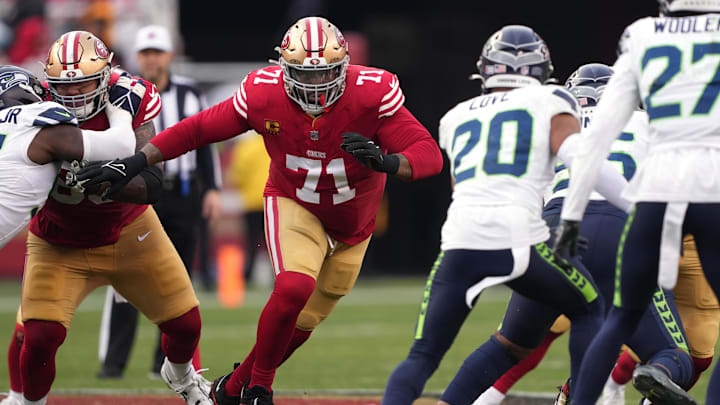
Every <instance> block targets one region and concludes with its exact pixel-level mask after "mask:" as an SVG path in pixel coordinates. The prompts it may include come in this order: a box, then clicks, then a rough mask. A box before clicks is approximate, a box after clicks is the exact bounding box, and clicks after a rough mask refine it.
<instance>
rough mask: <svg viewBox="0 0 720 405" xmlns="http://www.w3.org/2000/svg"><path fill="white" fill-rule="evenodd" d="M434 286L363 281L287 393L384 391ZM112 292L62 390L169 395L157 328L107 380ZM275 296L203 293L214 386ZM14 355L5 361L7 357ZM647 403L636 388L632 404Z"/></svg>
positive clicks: (84, 311)
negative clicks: (102, 350) (105, 315)
mask: <svg viewBox="0 0 720 405" xmlns="http://www.w3.org/2000/svg"><path fill="white" fill-rule="evenodd" d="M423 286H424V280H422V279H420V278H408V279H362V278H361V280H360V281H359V283H358V286H357V287H356V289H355V290H354V291H353V293H352V294H351V295H350V296H348V297H346V298H345V299H343V301H342V302H341V303H340V305H338V307H337V308H336V310H335V311H334V312H333V314H332V315H331V316H330V318H329V319H328V320H327V321H325V323H323V324H322V325H321V326H320V328H319V329H318V330H317V331H316V332H315V333H314V334H313V337H312V338H311V339H310V340H309V341H308V343H307V344H305V345H304V346H303V347H302V348H301V349H300V350H299V351H298V352H297V353H296V354H295V355H294V356H293V358H291V359H290V360H289V361H288V362H287V363H286V364H284V365H283V367H281V369H280V370H279V371H278V374H277V377H276V384H275V388H276V389H277V390H285V391H287V390H292V391H304V390H311V391H317V390H341V389H358V390H362V389H366V390H373V391H380V390H382V388H383V387H384V385H385V382H386V380H387V378H388V376H389V374H390V372H391V371H392V369H393V368H394V367H395V366H396V365H397V363H398V362H400V361H401V360H402V359H403V358H404V356H405V355H406V354H407V351H408V349H409V347H410V343H411V340H412V337H413V332H414V325H415V320H416V317H417V310H418V304H419V302H420V300H421V298H422V293H423ZM104 291H105V290H104V289H101V290H99V291H96V292H95V293H93V294H91V295H90V296H89V297H88V298H87V299H86V300H85V302H84V303H83V304H82V305H81V306H80V308H79V309H78V312H77V313H76V315H75V319H74V320H73V325H72V328H71V329H70V332H69V334H68V338H67V340H66V342H65V344H64V345H63V346H62V347H61V349H60V351H59V352H58V357H57V368H58V375H57V379H56V381H55V384H54V389H70V390H75V389H97V388H111V389H133V390H138V391H142V390H146V391H147V390H153V389H162V388H164V385H163V383H162V382H160V381H152V380H150V379H148V378H147V375H148V371H149V369H150V362H151V360H150V359H151V353H152V351H153V350H154V345H155V339H156V333H157V328H155V327H154V326H153V325H152V324H150V323H149V322H148V321H147V320H145V319H143V320H142V321H141V325H140V328H139V330H138V337H137V343H136V345H135V348H134V350H133V352H132V355H131V359H130V363H129V366H128V369H127V371H126V374H125V378H124V379H122V380H113V381H108V380H98V379H96V378H95V374H96V373H97V371H98V369H99V362H98V360H97V358H98V355H97V339H98V330H99V324H100V316H101V307H102V302H103V298H104ZM19 292H20V286H19V284H18V283H15V282H13V283H9V282H7V283H0V325H6V327H5V328H4V329H3V330H4V331H5V332H0V352H2V353H4V352H5V348H6V347H7V343H8V339H9V338H10V334H11V328H12V325H13V324H14V322H15V311H16V309H17V304H18V302H19ZM268 295H269V291H267V290H250V291H248V292H247V294H246V297H245V303H244V305H243V306H242V307H241V308H236V309H225V308H221V307H220V305H219V304H218V301H217V299H216V297H215V296H214V295H212V294H206V293H200V294H199V298H200V301H201V313H202V317H203V335H202V339H201V354H202V357H203V366H204V367H208V368H209V369H210V370H209V371H207V372H206V376H207V377H208V378H210V379H212V378H215V377H217V376H219V375H221V374H224V373H227V372H229V370H231V367H232V363H233V362H234V361H241V360H242V359H243V358H244V356H245V354H247V352H248V351H249V350H250V348H251V347H252V344H253V342H254V340H255V332H256V322H257V319H258V316H259V314H260V310H261V309H262V306H263V305H264V303H265V301H266V300H267V297H268ZM508 297H509V291H508V290H507V289H505V288H502V287H501V288H495V289H491V290H489V291H487V292H486V293H485V294H483V296H482V297H481V298H480V300H479V301H478V304H477V305H476V309H475V310H474V311H473V313H472V314H471V316H470V317H469V318H468V321H467V322H466V323H465V326H464V327H463V329H462V331H461V332H460V335H459V337H458V338H457V340H456V341H455V343H454V345H453V347H452V348H451V350H450V351H449V352H448V354H447V355H446V357H445V359H444V361H443V363H442V365H441V366H440V368H439V369H438V370H437V372H436V373H435V375H434V376H433V377H432V379H431V380H430V381H428V384H427V386H426V390H429V391H441V390H442V389H443V388H445V386H446V385H447V384H448V382H449V381H450V379H451V378H452V376H453V374H454V372H455V371H456V370H457V369H458V367H459V366H460V364H461V363H462V360H463V359H464V358H465V356H467V355H468V354H469V353H470V352H472V350H474V348H476V347H477V346H478V345H479V344H481V343H482V342H483V341H484V340H485V339H487V337H488V336H489V335H490V334H491V333H492V332H493V331H494V330H495V328H496V327H497V325H498V324H499V322H500V320H501V319H502V314H503V312H504V310H505V305H506V303H507V299H508ZM3 357H4V356H3ZM568 368H569V361H568V356H567V336H563V337H561V338H560V339H558V340H557V341H556V342H555V343H554V344H553V346H552V347H551V348H550V351H549V352H548V356H547V358H546V359H545V361H543V363H541V365H540V366H539V367H538V368H537V369H536V370H535V371H533V372H532V373H530V374H529V375H528V376H527V377H526V378H525V379H524V380H522V381H521V382H520V383H519V384H518V385H517V386H516V387H515V389H514V390H516V391H534V392H551V391H554V390H555V386H557V385H559V384H560V383H562V381H563V380H564V379H565V377H566V375H567V372H568ZM708 379H709V374H708V373H706V375H704V376H703V378H701V380H700V382H699V383H698V384H697V386H696V387H695V388H694V389H693V390H692V393H693V394H694V395H695V397H696V398H697V399H698V400H699V401H700V403H704V402H705V401H704V398H705V391H706V389H707V381H708ZM7 389H8V377H7V370H6V368H5V367H0V391H6V390H7ZM638 399H639V395H638V394H637V393H635V392H634V391H633V389H632V388H630V389H628V402H627V403H628V404H636V403H637V402H638Z"/></svg>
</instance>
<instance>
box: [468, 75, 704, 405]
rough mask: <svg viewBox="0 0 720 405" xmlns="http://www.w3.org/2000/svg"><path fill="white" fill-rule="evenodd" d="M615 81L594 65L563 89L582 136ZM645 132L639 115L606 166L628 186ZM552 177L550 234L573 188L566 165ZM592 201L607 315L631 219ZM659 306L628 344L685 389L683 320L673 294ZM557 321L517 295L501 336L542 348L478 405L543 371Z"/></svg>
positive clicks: (591, 255)
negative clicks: (575, 107)
mask: <svg viewBox="0 0 720 405" xmlns="http://www.w3.org/2000/svg"><path fill="white" fill-rule="evenodd" d="M612 73H613V71H612V69H611V68H610V67H609V66H607V65H603V64H600V63H590V64H587V65H583V66H580V67H579V68H578V69H577V70H576V71H575V72H574V73H573V74H572V75H571V76H570V77H569V78H568V80H567V82H566V87H567V88H568V90H570V92H571V93H573V95H575V97H576V98H577V100H578V102H579V104H580V106H581V110H580V120H581V125H582V134H583V136H587V133H588V130H589V128H590V124H591V122H592V119H593V113H594V111H595V106H596V105H597V101H598V100H600V98H601V96H602V94H603V92H604V89H605V86H606V85H607V83H608V81H609V80H610V77H611V76H612ZM648 132H649V124H648V117H647V114H646V113H645V112H644V111H642V110H639V109H638V110H636V111H635V112H634V113H633V116H632V117H631V119H630V121H629V122H628V124H627V126H626V127H625V128H624V129H623V134H622V135H621V136H620V138H618V140H616V141H615V143H614V144H613V147H612V153H610V155H609V156H608V160H609V161H610V162H612V163H613V164H614V165H616V168H617V170H618V171H619V172H620V173H622V174H623V176H624V177H625V178H626V179H627V180H630V179H631V178H632V177H633V175H634V173H635V170H636V168H637V164H639V163H641V162H642V160H643V159H644V157H645V155H646V153H647V138H648ZM555 172H556V173H555V178H554V179H553V181H552V187H551V188H549V189H548V191H547V192H546V197H545V201H546V204H545V208H544V209H543V213H542V217H543V219H544V220H545V222H546V223H547V224H548V226H550V227H555V226H557V225H558V223H559V222H560V210H561V208H562V204H563V200H564V198H565V196H566V194H567V187H568V184H569V182H570V173H569V170H568V169H567V167H566V166H565V165H564V164H562V163H561V162H559V163H558V165H557V166H556V167H555ZM591 200H592V201H591V202H590V204H589V205H588V207H587V209H586V210H585V214H584V216H583V223H582V228H581V236H583V237H584V238H585V239H587V246H586V247H585V249H584V250H583V252H582V255H581V256H582V258H581V262H582V263H583V265H584V266H585V267H586V268H587V269H588V271H589V272H590V274H591V275H592V277H593V280H594V281H595V284H596V285H597V287H598V290H599V292H600V294H601V295H602V296H603V298H604V301H605V311H606V312H607V311H608V310H609V309H610V305H611V304H612V296H613V291H614V286H615V254H616V252H617V249H618V245H619V243H620V236H621V235H622V232H623V229H624V227H625V221H626V219H627V213H625V212H624V211H622V210H620V209H618V208H616V207H615V206H613V205H612V204H610V203H608V202H607V201H606V200H605V198H604V197H603V196H602V195H600V194H599V193H597V192H593V193H592V195H591ZM655 303H656V305H650V306H649V307H648V308H647V310H646V312H645V315H644V317H643V319H642V321H641V325H640V327H639V328H638V329H637V330H636V332H635V333H634V334H633V335H632V336H631V337H630V339H629V340H628V341H627V342H626V343H627V344H628V346H630V347H631V348H632V349H633V350H634V351H635V353H636V354H637V355H638V356H639V357H640V359H642V360H643V361H647V362H648V363H649V364H658V363H659V366H660V367H667V369H668V370H673V376H674V377H675V378H676V380H675V381H676V382H677V383H678V384H679V385H683V386H684V387H685V388H687V387H688V386H689V384H690V382H691V380H692V376H693V366H692V360H691V358H690V355H689V354H688V349H687V344H686V341H687V340H686V338H685V336H684V333H683V328H682V327H679V325H680V322H679V316H678V312H677V308H676V306H675V300H674V295H673V293H672V291H663V290H661V289H658V290H657V291H656V296H655ZM556 316H557V313H556V312H554V311H553V310H552V309H549V308H546V307H542V306H538V305H537V303H536V302H534V301H532V300H530V299H528V298H525V297H523V296H522V295H520V294H517V293H513V295H512V297H511V299H510V303H509V304H508V308H507V310H506V312H505V318H504V319H503V321H502V324H501V327H500V328H499V333H500V334H501V335H502V336H504V337H506V338H508V339H509V340H511V341H513V342H518V341H525V342H527V339H536V340H535V341H533V340H531V341H530V342H531V343H525V346H535V345H536V343H537V340H540V339H542V343H541V344H540V346H538V347H537V349H536V350H535V351H534V353H533V355H531V356H528V358H526V359H525V360H523V361H522V362H521V363H519V364H518V365H517V366H516V367H514V369H511V370H510V371H508V372H507V373H505V374H504V375H503V377H502V378H501V379H500V380H498V381H497V382H496V383H495V384H494V385H493V388H490V389H488V390H487V391H486V392H485V393H483V395H482V396H481V398H480V399H479V400H478V401H476V402H475V404H474V405H499V404H500V402H501V401H502V399H503V398H504V394H505V392H507V389H509V386H510V385H512V384H514V382H515V381H517V379H519V378H520V377H522V375H523V374H524V373H525V372H528V371H530V370H531V369H532V368H534V367H535V366H536V365H537V364H538V363H539V361H540V360H541V359H542V356H543V355H544V354H545V351H547V349H548V347H549V345H550V343H551V342H552V339H553V338H555V337H557V336H559V333H550V332H549V331H548V330H547V326H546V325H548V324H550V323H552V322H553V321H554V320H555V318H556ZM533 325H534V327H533ZM543 326H545V327H543ZM531 332H534V333H531ZM667 360H670V361H667ZM496 387H497V389H495V388H496ZM566 397H567V392H566V390H565V387H563V389H562V390H561V392H560V394H559V396H558V399H559V401H557V402H558V403H563V402H562V401H563V400H566V399H567V398H566ZM607 401H610V402H605V403H607V404H612V405H615V404H618V403H624V399H623V400H622V401H620V402H618V401H617V398H612V399H611V398H607Z"/></svg>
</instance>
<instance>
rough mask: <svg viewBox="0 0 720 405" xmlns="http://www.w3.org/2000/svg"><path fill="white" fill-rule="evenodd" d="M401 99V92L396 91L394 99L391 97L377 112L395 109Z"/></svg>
mask: <svg viewBox="0 0 720 405" xmlns="http://www.w3.org/2000/svg"><path fill="white" fill-rule="evenodd" d="M401 98H403V93H402V90H400V89H398V90H397V92H396V93H395V97H393V98H392V100H390V101H388V102H387V103H385V104H383V105H381V106H380V108H379V109H378V112H383V111H385V110H388V109H391V108H393V107H395V106H396V105H397V103H398V101H399V100H400V99H401Z"/></svg>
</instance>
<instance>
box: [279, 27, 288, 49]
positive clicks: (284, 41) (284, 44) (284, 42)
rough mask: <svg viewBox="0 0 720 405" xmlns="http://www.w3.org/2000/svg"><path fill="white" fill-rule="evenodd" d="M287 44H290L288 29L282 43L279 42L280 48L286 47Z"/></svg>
mask: <svg viewBox="0 0 720 405" xmlns="http://www.w3.org/2000/svg"><path fill="white" fill-rule="evenodd" d="M289 45H290V30H288V32H286V33H285V36H284V37H283V40H282V43H281V44H280V48H282V49H287V47H288V46H289Z"/></svg>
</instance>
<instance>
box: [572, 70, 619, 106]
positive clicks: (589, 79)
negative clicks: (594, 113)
mask: <svg viewBox="0 0 720 405" xmlns="http://www.w3.org/2000/svg"><path fill="white" fill-rule="evenodd" d="M612 74H613V70H612V68H611V67H610V66H608V65H604V64H602V63H588V64H587V65H582V66H580V67H579V68H577V70H576V71H575V72H573V74H571V75H570V77H568V79H567V81H566V82H565V87H567V89H568V90H570V92H571V93H572V94H573V95H575V97H576V98H577V100H578V103H579V104H580V107H593V106H596V105H597V103H598V102H599V101H600V97H601V96H602V94H603V91H605V86H607V84H608V82H609V81H610V76H612Z"/></svg>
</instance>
